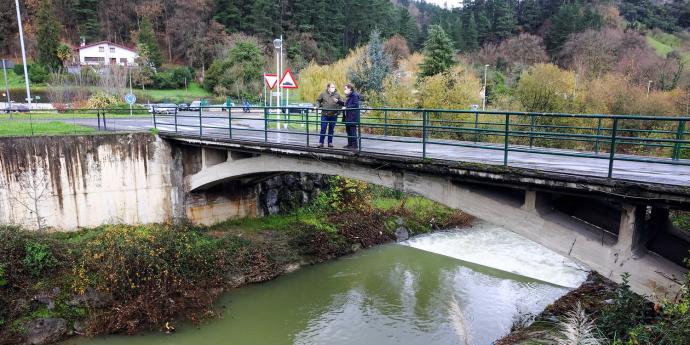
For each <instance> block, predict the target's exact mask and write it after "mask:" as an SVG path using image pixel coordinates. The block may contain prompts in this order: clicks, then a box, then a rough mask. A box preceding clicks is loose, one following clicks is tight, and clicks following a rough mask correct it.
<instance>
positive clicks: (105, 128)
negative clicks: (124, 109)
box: [102, 110, 108, 131]
mask: <svg viewBox="0 0 690 345" xmlns="http://www.w3.org/2000/svg"><path fill="white" fill-rule="evenodd" d="M102 111H103V113H102V116H103V130H104V131H107V130H108V125H107V124H106V123H105V110H102Z"/></svg>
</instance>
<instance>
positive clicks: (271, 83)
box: [264, 74, 278, 90]
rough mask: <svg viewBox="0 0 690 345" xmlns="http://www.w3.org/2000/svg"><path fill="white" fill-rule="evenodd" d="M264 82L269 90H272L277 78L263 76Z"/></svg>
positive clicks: (273, 75) (268, 75) (269, 75)
mask: <svg viewBox="0 0 690 345" xmlns="http://www.w3.org/2000/svg"><path fill="white" fill-rule="evenodd" d="M264 82H265V83H266V86H268V88H269V89H271V90H273V88H274V87H276V84H277V83H278V76H277V75H275V74H264Z"/></svg>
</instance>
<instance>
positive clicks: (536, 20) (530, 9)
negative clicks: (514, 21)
mask: <svg viewBox="0 0 690 345" xmlns="http://www.w3.org/2000/svg"><path fill="white" fill-rule="evenodd" d="M518 6H519V7H518V11H519V15H518V24H519V25H520V26H522V28H523V29H524V30H525V31H528V32H535V31H536V30H537V29H539V27H540V26H541V24H542V22H543V19H544V18H542V10H541V7H540V6H539V4H538V3H537V0H524V1H522V2H520V4H519V5H518Z"/></svg>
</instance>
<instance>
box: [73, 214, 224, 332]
mask: <svg viewBox="0 0 690 345" xmlns="http://www.w3.org/2000/svg"><path fill="white" fill-rule="evenodd" d="M221 244H222V242H221V241H217V240H213V239H211V238H209V237H206V236H203V235H202V234H201V233H200V232H199V231H196V230H193V229H188V228H184V227H179V228H178V227H171V226H147V227H145V226H141V227H134V226H109V227H106V228H105V229H104V230H103V231H102V232H101V233H99V234H98V235H97V236H95V237H94V238H93V239H91V240H89V241H87V242H86V243H85V244H84V249H83V251H82V253H81V255H80V257H81V261H80V262H79V264H78V265H77V267H78V268H81V270H82V271H83V272H82V274H80V275H81V276H83V277H84V279H86V280H90V281H89V284H93V286H95V288H96V289H97V290H98V291H101V292H103V293H106V294H109V295H112V297H113V300H114V304H115V307H113V308H109V309H108V310H100V311H96V313H95V316H94V318H93V322H92V323H91V324H90V327H91V331H96V330H98V331H102V332H107V333H110V332H121V331H126V332H128V333H133V332H136V331H138V330H141V329H147V328H153V327H155V326H160V325H162V324H164V323H165V322H167V321H170V320H172V319H174V318H175V317H176V316H179V313H180V312H182V311H186V310H190V311H192V312H193V311H200V312H208V311H209V310H210V307H211V305H212V301H213V296H212V295H211V294H209V292H208V290H209V289H211V288H213V287H215V286H220V285H222V281H223V279H224V275H223V274H219V272H225V271H226V270H227V266H228V263H227V262H226V259H227V258H226V256H225V255H224V251H223V250H221V246H220V245H221ZM78 282H79V283H83V280H82V279H80V280H79V281H78ZM80 288H81V286H73V289H74V290H76V291H75V292H79V291H78V290H79V289H80ZM201 315H203V314H193V315H192V319H195V318H198V317H200V316H201Z"/></svg>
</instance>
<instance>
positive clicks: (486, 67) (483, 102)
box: [482, 65, 489, 111]
mask: <svg viewBox="0 0 690 345" xmlns="http://www.w3.org/2000/svg"><path fill="white" fill-rule="evenodd" d="M488 68H489V65H484V88H483V90H484V94H483V96H482V111H484V110H486V71H487V69H488Z"/></svg>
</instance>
